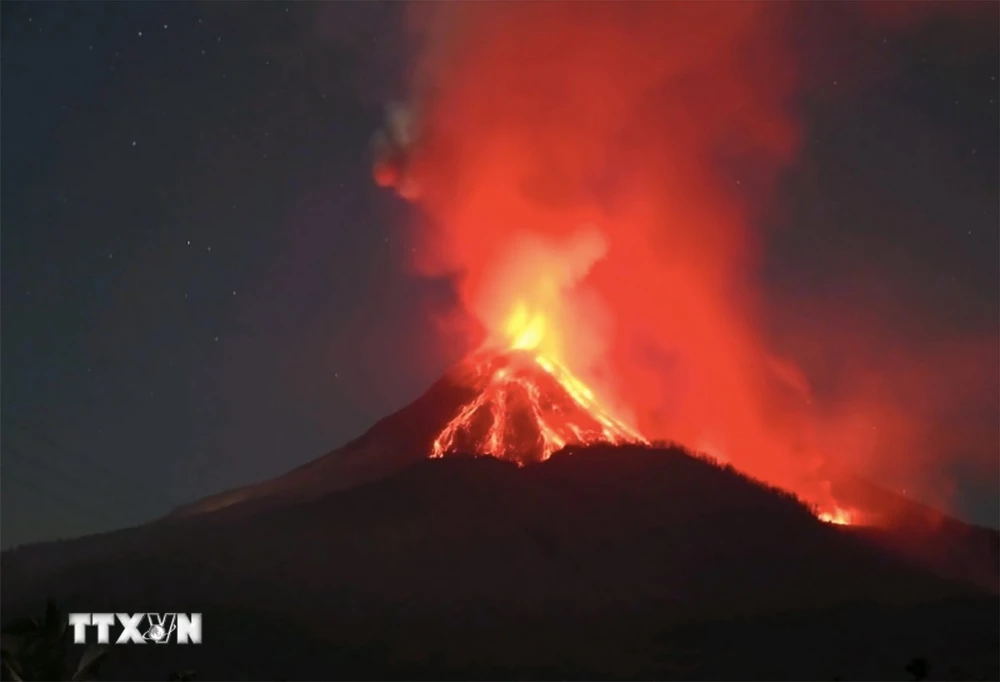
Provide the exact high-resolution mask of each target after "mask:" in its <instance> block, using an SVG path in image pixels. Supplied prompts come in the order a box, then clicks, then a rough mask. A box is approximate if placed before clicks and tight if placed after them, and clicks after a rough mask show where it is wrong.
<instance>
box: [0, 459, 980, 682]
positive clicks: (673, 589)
mask: <svg viewBox="0 0 1000 682" xmlns="http://www.w3.org/2000/svg"><path fill="white" fill-rule="evenodd" d="M102 543H103V544H102ZM98 545H101V548H100V551H98V550H97V549H95V548H96V547H97V546H98ZM88 547H89V549H88ZM0 585H2V594H0V596H2V598H3V603H4V607H5V609H4V610H5V616H6V614H7V613H10V612H13V611H14V610H17V609H28V608H31V606H32V604H37V601H38V599H39V598H41V597H43V596H46V595H52V596H54V597H56V598H57V599H59V600H60V601H62V602H63V603H65V604H67V608H78V609H80V610H101V609H110V610H123V611H135V610H140V609H143V610H146V609H148V610H155V609H156V608H161V609H165V610H191V611H199V610H200V611H203V612H204V613H205V614H206V615H205V622H206V625H205V628H206V638H207V639H208V638H209V637H211V636H214V635H211V634H210V633H212V628H213V627H221V626H222V625H223V624H225V625H226V626H227V627H228V626H230V625H231V624H233V623H232V621H230V620H227V619H228V618H231V616H229V615H227V614H231V613H233V612H234V610H238V609H243V610H245V611H252V612H253V613H255V614H256V616H254V617H255V618H258V619H260V618H262V619H264V620H266V621H267V622H282V623H286V624H288V626H289V627H292V626H294V627H296V628H299V629H300V630H301V631H302V632H304V633H308V637H309V638H314V639H316V640H317V641H320V642H323V641H325V642H330V643H333V644H334V645H335V646H336V647H338V649H337V651H340V652H341V653H340V654H337V656H341V657H340V658H338V657H337V656H333V654H330V655H331V656H333V657H332V658H330V659H329V660H327V662H326V663H323V662H322V661H320V659H313V658H310V659H309V660H311V661H319V662H315V663H313V664H311V665H316V666H320V667H319V668H312V669H311V670H306V671H303V672H300V673H292V672H291V671H289V670H288V668H286V672H280V671H279V672H277V673H272V675H273V674H279V675H285V676H288V675H292V674H296V675H301V677H306V678H308V677H312V678H317V677H339V676H341V673H339V672H337V671H338V670H348V671H349V672H348V673H345V674H343V677H355V678H358V677H361V678H371V677H386V676H389V677H395V678H403V677H407V676H421V675H422V676H425V677H437V678H441V677H446V676H448V675H451V676H458V677H460V676H462V675H463V674H464V675H471V676H483V675H486V676H489V675H487V673H485V672H483V671H484V670H493V673H491V675H493V676H498V677H509V676H512V675H519V676H527V677H543V678H551V677H562V678H565V677H583V678H594V677H602V678H611V677H621V676H625V677H630V676H635V677H645V678H655V677H671V676H673V677H682V678H686V679H694V678H697V677H699V676H701V675H703V674H708V673H707V672H705V671H709V672H710V671H712V670H713V667H712V666H713V665H715V666H718V662H717V661H716V655H717V654H719V652H723V651H728V650H730V649H731V647H732V644H731V643H728V640H727V638H732V637H737V638H744V639H746V640H747V642H756V644H757V645H759V646H760V647H762V649H761V650H768V651H772V652H773V643H769V642H767V641H762V640H760V636H759V632H769V633H771V634H770V635H769V636H779V635H780V636H792V635H794V636H796V637H799V638H800V639H801V633H799V629H801V628H802V627H809V628H813V631H814V632H815V639H809V640H808V641H799V642H798V643H797V646H798V647H800V649H801V650H797V651H795V652H788V653H785V654H784V656H786V657H788V658H787V660H784V659H783V660H770V659H768V660H763V659H761V660H758V661H757V662H756V663H754V665H756V666H765V667H763V668H761V667H757V668H744V669H740V670H738V671H734V670H732V669H731V670H730V671H729V672H728V673H727V674H728V675H730V676H734V677H740V676H745V677H755V676H761V675H763V676H765V677H782V676H784V677H797V676H802V677H806V678H809V677H811V678H813V679H815V677H813V675H818V674H822V675H829V676H830V677H832V676H833V675H837V674H843V673H844V671H845V668H844V667H841V666H847V668H846V669H852V670H857V671H859V673H861V674H863V675H864V676H867V677H869V678H884V679H891V678H892V675H893V674H894V673H892V672H891V670H889V669H888V668H880V667H879V666H880V665H884V664H885V662H884V660H883V658H882V656H883V653H884V652H882V651H881V650H880V649H876V650H873V649H872V648H871V647H869V648H868V649H867V650H866V649H864V648H862V649H860V650H859V651H853V650H852V649H851V648H850V647H847V646H846V645H843V643H844V642H847V641H849V642H854V641H855V640H856V639H857V638H858V637H859V636H860V635H858V634H856V633H857V632H861V633H867V634H866V635H865V636H877V637H889V638H890V639H895V640H898V641H896V642H895V643H894V644H893V651H896V652H897V655H900V656H903V655H905V656H913V655H924V654H925V653H926V652H925V651H921V650H920V647H927V646H931V644H929V643H928V642H931V643H934V642H936V644H934V646H936V647H938V648H939V649H940V650H941V652H943V653H939V656H945V657H951V659H954V661H955V663H954V665H959V664H965V663H967V662H968V661H969V660H975V661H980V663H977V665H981V664H982V663H981V659H982V660H986V661H989V660H993V661H994V662H995V661H996V657H995V655H994V656H993V658H992V659H990V658H989V657H990V656H991V655H993V653H995V647H996V643H997V641H998V635H1000V632H997V624H996V619H995V609H996V607H997V606H998V603H997V600H996V596H995V594H994V595H990V594H986V593H983V592H981V591H979V590H976V589H974V588H971V587H967V586H964V585H962V584H958V583H955V582H952V581H949V580H946V579H942V578H939V577H937V576H935V575H932V574H930V573H928V572H927V571H924V570H922V569H920V568H919V567H917V566H914V565H912V564H910V563H908V562H907V561H905V560H903V559H900V558H898V557H896V556H895V555H893V554H892V553H890V552H886V551H883V550H882V549H881V548H880V547H879V546H878V545H875V544H872V543H871V542H869V541H868V539H867V538H865V537H862V536H859V535H858V534H857V533H856V532H855V530H854V529H851V528H844V527H838V526H833V525H830V524H825V523H822V522H820V521H818V520H817V519H816V518H815V517H814V515H813V514H812V513H811V512H810V510H808V509H806V508H804V507H803V506H802V505H800V504H799V503H798V502H797V501H796V500H794V499H793V498H792V497H790V496H789V495H786V494H783V493H781V492H780V491H776V490H773V489H769V488H766V487H764V486H761V485H759V484H757V483H754V482H752V481H750V480H748V479H746V478H744V477H742V476H740V475H739V474H737V473H735V472H734V471H732V470H728V469H724V468H720V467H718V466H716V465H714V464H712V463H710V462H707V461H703V460H700V459H696V458H693V457H691V456H689V455H687V454H686V453H684V452H683V451H680V450H662V449H653V448H643V447H634V446H625V447H597V448H590V449H585V450H580V451H577V452H572V453H557V454H556V456H554V457H553V458H552V459H550V460H548V461H546V462H544V463H541V464H537V465H533V466H528V467H523V468H518V467H516V466H514V465H512V464H509V463H506V462H502V461H497V460H494V459H491V458H485V459H484V458H476V459H466V458H445V459H440V460H426V461H421V462H418V463H416V464H414V465H412V466H410V467H407V468H406V469H405V470H404V471H402V472H400V473H398V474H396V475H393V476H390V477H388V478H385V479H382V480H380V481H377V482H373V483H370V484H365V485H360V486H357V487H354V488H352V489H350V490H345V491H341V492H339V493H335V494H328V495H324V496H321V497H319V498H317V499H314V500H312V501H303V502H289V503H288V504H285V505H282V506H280V507H271V508H269V509H266V510H264V509H261V510H258V511H257V512H256V513H254V514H252V515H240V516H231V515H226V514H221V515H219V514H209V515H202V516H194V517H187V518H179V519H175V520H174V521H172V522H170V523H160V524H153V525H150V526H146V527H140V528H136V529H131V530H129V531H122V532H119V533H118V534H114V538H113V539H108V537H107V536H99V537H95V538H84V539H81V540H77V541H72V542H67V543H51V544H48V545H40V546H36V547H28V548H23V549H19V550H17V551H16V552H13V553H10V552H8V553H5V554H4V555H3V558H2V571H0ZM935 613H940V614H951V615H949V616H948V618H949V619H950V620H949V621H948V628H946V629H945V630H942V629H940V628H936V627H931V628H930V630H928V629H927V628H928V627H929V626H928V625H927V624H926V622H925V619H927V618H930V617H931V616H932V614H935ZM215 614H218V619H217V621H215V622H217V623H219V625H216V626H213V625H212V623H213V620H212V619H213V618H215ZM795 614H798V615H795ZM987 614H989V616H988V617H987ZM248 617H249V616H248ZM956 618H957V619H958V620H957V621H956V620H954V619H956ZM913 619H917V621H918V622H924V623H925V625H924V626H922V627H921V628H914V627H913V624H912V621H913ZM876 623H877V624H878V627H879V628H880V629H881V634H880V633H879V632H876V631H873V630H872V628H873V627H874V624H876ZM990 623H992V625H991V624H990ZM845 624H846V627H847V628H848V629H849V630H851V632H846V631H845V632H841V629H843V628H844V627H845ZM609 628H610V630H609ZM893 628H896V629H898V630H899V633H896V632H895V631H892V633H891V634H887V632H888V631H891V630H892V629H893ZM990 628H993V629H992V630H991V629H990ZM930 631H933V632H934V636H933V637H931V638H930V639H928V634H927V633H928V632H930ZM720 632H722V633H724V637H723V638H722V639H721V640H720V639H719V636H720V635H719V633H720ZM796 633H799V634H796ZM248 636H249V635H248ZM304 636H305V635H304ZM249 637H250V638H249V639H248V640H247V642H250V643H247V644H245V646H246V647H247V648H246V649H245V650H244V651H247V652H249V651H255V649H256V647H261V648H266V647H267V643H266V642H260V641H257V640H254V639H253V637H252V636H249ZM991 637H992V639H990V638H991ZM664 638H666V639H664ZM977 638H978V639H977ZM984 638H985V639H984ZM681 641H682V642H683V645H682V646H681V648H682V649H683V651H678V650H677V646H680V645H678V644H677V642H681ZM254 642H255V643H254ZM970 642H972V643H973V644H970ZM984 642H985V643H984ZM989 642H992V645H990V644H988V643H989ZM232 646H233V647H236V646H237V645H236V644H233V645H232ZM748 646H749V645H748ZM963 646H964V647H966V648H965V649H962V647H963ZM970 646H971V647H972V649H969V647H970ZM990 646H993V647H994V648H993V649H990ZM220 647H221V645H220ZM373 647H374V648H373ZM210 648H211V647H210V646H209V645H205V646H204V647H201V648H200V649H204V651H198V652H197V656H201V657H208V658H206V659H205V660H203V661H202V666H203V668H202V669H206V668H205V666H208V668H207V669H206V670H213V671H214V672H212V673H211V675H212V676H213V677H216V676H218V677H221V678H225V677H227V676H232V677H239V676H240V675H238V674H234V673H229V672H226V670H229V669H227V668H226V667H225V665H224V661H226V660H230V659H232V658H234V657H238V656H239V655H240V654H237V653H235V650H234V649H226V650H222V649H221V648H220V649H217V650H216V658H212V657H211V656H209V653H208V649H210ZM321 649H322V647H320V649H319V650H321ZM310 651H312V652H313V653H310V654H309V656H313V655H314V654H315V651H313V650H310ZM365 652H367V653H365ZM803 652H811V653H809V654H808V655H807V654H805V653H803ZM901 652H902V653H901ZM963 652H964V653H963ZM185 655H187V654H185ZM192 655H194V654H192ZM303 655H304V656H305V654H303ZM316 655H320V654H316ZM743 655H749V654H747V653H746V652H745V651H744V654H743ZM343 656H347V657H348V658H349V659H350V661H353V663H350V665H348V664H347V663H345V659H344V658H343ZM359 656H360V658H358V657H359ZM810 657H814V658H815V659H816V660H812V659H811V658H810ZM320 658H322V657H320ZM751 658H752V657H751ZM951 659H949V660H951ZM769 661H770V662H769ZM821 663H822V665H820V664H821ZM827 664H829V665H828V666H827ZM123 665H124V664H123ZM136 665H138V663H137V664H136ZM288 665H289V666H291V667H292V668H294V667H295V665H296V664H295V663H294V662H290V663H288ZM767 665H771V666H777V669H771V668H767ZM894 665H897V666H898V669H899V673H896V674H902V667H903V666H904V665H905V660H901V661H899V662H898V664H894ZM949 665H951V664H949ZM213 666H214V667H213ZM323 666H330V667H329V668H327V667H323ZM352 666H353V667H352ZM386 666H388V667H386ZM484 666H485V667H484ZM490 666H492V667H490ZM691 666H694V668H691ZM824 666H826V667H824ZM852 666H853V667H852ZM715 669H716V670H721V669H718V668H715ZM122 670H123V672H121V675H122V676H124V677H128V675H133V674H134V675H138V673H137V672H136V669H134V668H133V669H127V668H123V669H122ZM497 671H500V672H497ZM724 672H725V670H721V672H718V673H717V674H723V673H724ZM206 674H207V673H206ZM261 676H262V677H267V676H268V675H261ZM140 677H141V675H140ZM830 677H828V678H827V679H830Z"/></svg>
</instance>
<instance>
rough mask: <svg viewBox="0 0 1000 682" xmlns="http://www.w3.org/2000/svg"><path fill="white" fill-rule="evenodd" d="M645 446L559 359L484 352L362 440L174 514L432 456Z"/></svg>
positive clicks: (361, 478) (314, 487)
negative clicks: (639, 444) (624, 444)
mask: <svg viewBox="0 0 1000 682" xmlns="http://www.w3.org/2000/svg"><path fill="white" fill-rule="evenodd" d="M521 345H524V344H523V343H522V344H521ZM645 442H646V439H645V438H643V436H642V435H640V434H639V433H638V432H637V431H636V430H634V429H633V428H631V427H629V426H628V425H627V424H625V423H624V422H623V421H621V420H619V419H618V418H616V417H615V416H613V415H612V414H611V413H610V412H609V411H608V410H607V409H606V408H604V407H603V406H602V405H601V404H600V402H599V401H598V400H597V399H596V398H595V396H594V394H593V392H592V391H591V390H590V389H589V388H588V387H587V386H586V385H585V384H584V383H583V382H582V381H580V380H579V379H578V378H577V377H575V376H574V375H573V374H572V373H571V372H570V371H569V370H568V369H567V368H565V367H564V366H562V365H561V364H560V363H558V362H557V361H555V360H553V359H551V358H548V357H546V356H544V355H542V354H539V353H537V352H534V351H533V350H529V349H526V348H517V347H515V348H512V349H509V350H505V351H497V350H493V349H483V350H480V351H479V352H477V353H473V354H472V355H470V356H469V357H467V358H466V359H465V360H464V361H462V362H461V363H459V365H458V366H456V367H455V368H453V369H452V370H451V371H450V372H449V373H448V374H447V375H446V376H445V377H444V378H442V379H441V380H439V381H438V382H437V383H435V384H434V385H433V386H431V388H430V389H429V390H428V391H427V392H426V393H425V394H424V395H422V396H421V397H419V398H418V399H417V400H416V401H414V402H413V403H412V404H410V405H409V406H407V407H405V408H403V409H402V410H400V411H399V412H396V413H395V414H393V415H391V416H389V417H386V418H385V419H383V420H381V421H379V422H378V423H376V424H375V425H374V426H373V427H372V428H371V429H369V430H368V431H367V432H366V433H365V434H364V435H362V436H361V437H360V438H357V439H356V440H353V441H351V442H349V443H347V444H346V445H344V446H343V447H341V448H339V449H337V450H335V451H333V452H331V453H329V454H327V455H325V456H323V457H320V458H319V459H317V460H314V461H312V462H309V463H308V464H305V465H303V466H301V467H299V468H297V469H295V470H293V471H290V472H289V473H287V474H285V475H283V476H280V477H278V478H275V479H273V480H270V481H265V482H263V483H260V484H256V485H250V486H247V487H244V488H239V489H236V490H231V491H228V492H225V493H222V494H219V495H215V496H212V497H209V498H207V499H205V500H201V501H199V502H196V503H194V504H192V505H187V506H185V507H181V508H180V509H177V510H176V511H175V512H174V513H173V515H174V516H187V515H190V514H198V513H202V512H209V511H216V510H219V509H223V508H226V507H229V506H231V505H234V504H237V503H246V502H254V503H256V505H255V506H259V505H261V504H265V505H266V504H273V503H277V502H278V501H280V500H281V499H282V498H284V497H286V496H288V495H292V496H294V497H295V498H296V499H303V497H305V498H310V497H315V496H317V495H323V494H326V493H330V492H334V491H337V490H342V489H345V488H349V487H352V486H354V485H358V484H360V483H364V482H367V481H372V480H375V479H378V478H381V477H383V476H385V475H387V474H390V473H393V472H396V471H398V470H399V469H400V468H402V467H404V466H406V465H407V464H411V463H413V462H414V461H417V460H420V459H424V458H427V457H433V458H437V457H445V456H449V455H456V454H458V455H484V456H492V457H496V458H498V459H505V460H509V461H513V462H516V463H518V464H528V463H531V462H539V461H543V460H545V459H548V458H549V457H550V456H551V455H552V454H553V453H554V452H556V451H557V450H560V449H562V448H563V447H566V446H567V445H586V444H594V443H611V444H620V443H645Z"/></svg>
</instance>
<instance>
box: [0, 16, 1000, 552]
mask: <svg viewBox="0 0 1000 682" xmlns="http://www.w3.org/2000/svg"><path fill="white" fill-rule="evenodd" d="M399 7H400V5H377V4H373V3H332V4H319V3H315V4H314V3H292V4H278V3H274V4H272V3H252V4H237V3H210V4H195V3H172V4H165V3H105V4H101V3H60V4H55V3H53V4H47V3H30V4H29V3H16V2H5V3H2V5H0V11H2V42H0V45H2V47H0V49H2V62H0V64H2V78H0V83H2V88H3V91H2V95H3V96H2V112H0V113H2V116H0V124H2V151H0V156H2V168H0V171H2V180H3V187H2V189H3V193H2V309H3V323H4V325H3V338H2V368H0V369H2V427H3V428H2V431H0V437H2V477H0V482H2V496H0V499H2V517H0V518H2V544H3V546H4V547H9V546H12V545H17V544H23V543H25V542H30V541H35V540H43V539H51V538H55V537H67V536H73V535H78V534H81V533H85V532H93V531H98V530H105V529H109V528H113V527H118V526H123V525H131V524H135V523H141V522H143V521H146V520H149V519H152V518H154V517H156V516H158V515H161V514H163V513H165V512H166V511H168V510H169V509H170V508H171V507H173V506H175V505H178V504H181V503H185V502H190V501H192V500H194V499H196V498H199V497H202V496H205V495H207V494H210V493H213V492H217V491H219V490H222V489H225V488H230V487H233V486H237V485H241V484H245V483H249V482H252V481H256V480H260V479H263V478H266V477H270V476H273V475H276V474H278V473H281V472H283V471H285V470H288V469H290V468H293V467H295V466H298V465H299V464H302V463H304V462H305V461H308V460H309V459H312V458H314V457H316V456H318V455H320V454H323V453H324V452H327V451H329V450H331V449H332V448H334V447H335V446H337V445H340V444H341V443H343V442H344V441H346V440H348V439H349V438H352V437H354V436H356V435H358V434H360V433H361V432H363V431H364V430H365V429H366V428H367V427H368V426H370V425H371V423H372V422H374V421H375V420H376V419H378V418H379V417H381V416H384V415H385V414H387V413H388V412H391V411H393V410H395V409H397V408H399V407H401V406H402V405H404V404H405V403H406V402H408V401H409V400H411V399H413V398H414V397H416V396H417V395H418V394H419V393H420V392H421V391H422V390H423V389H424V388H425V387H426V386H427V385H428V384H429V383H430V382H431V381H432V380H433V379H435V378H436V377H437V376H438V375H439V374H440V373H441V371H443V369H444V368H445V367H447V366H448V364H449V363H450V362H452V361H454V360H455V359H457V357H458V356H459V354H460V351H461V349H460V348H455V347H448V346H446V345H443V344H441V343H439V342H438V340H437V339H436V338H435V333H434V329H433V327H432V325H431V324H430V323H429V322H428V320H429V317H430V313H431V312H432V311H434V310H440V309H443V308H444V307H446V306H447V305H448V303H449V301H450V300H451V296H452V293H451V290H450V288H449V285H448V283H447V282H428V281H426V280H422V279H418V278H416V277H412V276H409V275H407V272H406V269H405V267H403V262H404V256H405V254H406V252H407V250H408V249H410V248H412V246H411V245H410V243H409V241H408V238H407V227H408V224H409V223H410V222H411V219H412V216H411V215H410V211H411V209H410V208H408V207H406V206H404V205H403V204H402V203H401V202H399V201H398V200H397V199H394V198H392V197H390V196H389V195H388V194H387V193H385V192H384V191H382V190H379V189H378V188H376V187H374V185H373V183H372V182H371V179H370V153H369V140H370V137H371V133H372V131H373V130H374V129H376V128H377V127H378V126H379V125H380V124H381V119H382V105H383V103H384V102H385V101H386V99H387V98H389V97H392V96H395V95H398V94H399V92H400V89H399V84H400V83H401V81H402V73H403V67H404V66H405V65H406V63H407V58H408V55H407V54H406V50H405V49H404V45H403V43H402V42H401V41H400V40H399V38H398V33H399V23H400V22H399V17H398V16H397V15H398V12H399ZM963 30H967V29H964V28H962V27H960V26H959V25H957V24H955V23H954V22H948V21H944V20H942V21H940V22H932V23H931V24H929V25H928V26H927V27H925V28H924V29H923V30H920V31H917V32H914V33H911V34H908V35H907V37H906V38H905V39H904V38H901V37H899V36H898V35H895V34H889V33H888V32H880V31H876V30H872V31H869V32H866V33H863V34H858V35H854V36H853V37H852V39H851V41H849V42H846V43H844V45H843V49H842V50H841V53H840V54H841V56H840V57H839V58H836V59H831V60H828V61H827V62H816V66H815V67H814V71H813V72H811V74H810V77H811V78H813V79H815V80H816V81H817V84H816V86H815V87H813V88H812V89H811V93H812V94H811V95H810V97H809V98H806V99H804V101H803V102H802V107H803V116H804V123H805V125H806V130H807V134H806V143H805V145H804V149H803V151H802V154H801V157H800V159H799V162H798V164H797V166H796V167H795V168H794V169H793V170H792V171H791V172H790V173H789V174H788V177H787V179H786V181H785V182H784V183H783V184H782V189H781V191H782V193H783V198H784V200H783V202H782V203H783V205H785V206H786V207H787V210H786V211H785V212H784V213H782V215H781V216H780V217H779V218H776V220H780V221H782V222H787V223H788V224H789V225H792V224H794V225H797V226H808V227H807V229H798V230H795V231H792V230H785V231H782V230H778V231H776V234H780V235H782V236H781V237H780V238H776V240H775V242H774V243H773V244H772V245H771V247H770V249H769V251H768V259H767V261H766V274H767V278H768V282H769V286H772V287H774V288H778V289H781V288H783V289H789V290H790V289H795V288H810V287H811V288H814V289H817V288H822V287H825V286H829V281H830V279H831V278H829V277H825V276H824V273H826V272H835V271H837V270H838V268H841V267H843V266H844V263H845V262H848V261H849V260H850V259H852V258H853V259H857V258H858V254H859V251H860V252H862V253H863V254H864V255H865V259H866V262H868V263H869V264H870V263H878V267H879V268H881V269H883V270H886V271H888V273H889V275H891V277H890V278H889V279H891V281H893V282H895V284H896V287H897V288H898V293H899V295H900V296H904V297H907V298H908V299H912V304H913V305H912V306H910V309H912V308H913V306H916V307H917V309H920V306H925V307H926V309H927V311H928V315H929V316H933V319H935V320H937V321H939V323H941V324H947V325H953V326H955V327H956V328H959V329H962V330H969V331H973V332H980V331H983V330H985V331H986V332H988V333H996V330H997V326H998V308H1000V296H998V277H1000V276H998V259H1000V237H998V233H1000V230H998V225H1000V212H998V203H1000V193H998V183H1000V170H998V167H1000V163H998V157H1000V138H998V127H1000V126H998V113H997V112H998V102H997V100H998V99H1000V94H998V82H997V76H998V71H1000V69H998V66H997V65H998V58H1000V53H998V38H997V31H996V22H994V23H993V26H992V27H988V28H986V29H983V28H980V30H979V31H978V32H977V33H976V34H975V35H966V34H965V33H963V32H962V31H963ZM844 55H848V56H846V57H845V56H844ZM850 55H853V56H850ZM882 71H884V72H885V75H884V77H881V76H880V77H877V78H876V77H875V76H873V75H872V74H873V73H881V72H882ZM819 81H822V83H819ZM862 83H864V85H861V84H862ZM873 187H878V188H879V190H878V191H877V192H875V191H873V189H872V188H873ZM810 254H811V255H812V257H804V256H808V255H810ZM941 311H947V315H946V316H942V313H941ZM984 371H993V370H992V368H990V369H985V370H984ZM961 493H962V494H961V495H960V498H959V505H960V507H961V509H960V511H961V512H962V513H963V515H964V516H965V517H967V518H971V519H974V520H977V521H979V522H983V523H991V524H993V525H996V523H997V519H996V498H995V495H996V488H995V482H993V483H991V484H988V485H981V484H977V482H976V481H975V480H974V478H972V477H969V478H968V480H966V481H965V483H964V484H963V488H962V491H961Z"/></svg>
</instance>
